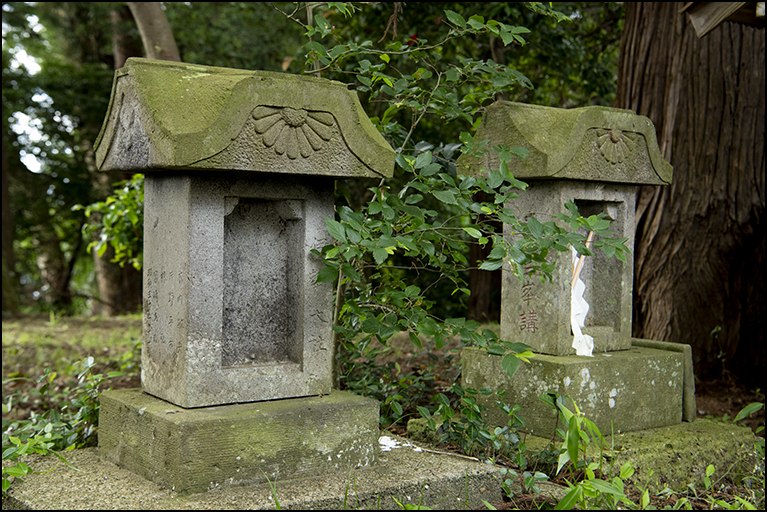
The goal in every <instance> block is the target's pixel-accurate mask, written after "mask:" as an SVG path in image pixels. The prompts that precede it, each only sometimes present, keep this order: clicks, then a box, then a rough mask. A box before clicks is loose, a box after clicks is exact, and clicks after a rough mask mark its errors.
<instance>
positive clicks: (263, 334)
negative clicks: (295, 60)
mask: <svg viewBox="0 0 767 512" xmlns="http://www.w3.org/2000/svg"><path fill="white" fill-rule="evenodd" d="M394 156H395V155H394V151H393V150H392V149H391V147H390V146H389V145H388V144H387V143H386V141H385V140H384V139H383V137H382V136H381V135H380V134H379V133H378V132H377V131H376V129H375V127H374V126H373V125H372V123H371V122H370V120H369V119H368V117H367V116H366V114H365V113H364V111H363V110H362V107H361V105H360V104H359V100H358V99H357V97H356V95H355V93H353V92H351V91H349V90H348V89H347V87H346V85H345V84H342V83H338V82H332V81H329V80H323V79H319V78H314V77H305V76H297V75H287V74H280V73H269V72H260V71H246V70H235V69H226V68H215V67H208V66H198V65H191V64H184V63H177V62H166V61H155V60H149V59H129V60H128V61H127V63H126V65H125V67H123V68H122V69H119V70H117V71H116V72H115V79H114V84H113V88H112V97H111V100H110V105H109V110H108V112H107V116H106V120H105V122H104V126H103V127H102V130H101V133H100V134H99V137H98V140H97V142H96V159H97V165H98V168H99V170H101V171H121V172H133V173H144V174H145V188H144V209H145V212H144V273H143V276H144V277H143V279H144V282H143V291H144V343H143V346H142V354H141V366H142V371H141V384H142V389H134V390H119V391H108V392H105V393H103V395H102V399H101V413H100V414H101V416H100V426H99V451H100V455H101V457H102V458H104V459H106V460H109V461H111V462H114V463H116V464H118V465H119V466H122V467H125V468H127V469H130V470H131V471H133V472H134V473H138V474H140V475H142V476H144V477H145V478H147V479H150V480H153V481H155V482H157V483H159V484H161V485H164V486H166V487H168V488H173V489H175V490H176V491H178V492H182V493H189V492H200V491H204V490H206V489H208V488H211V487H216V486H219V485H238V484H240V485H241V484H246V483H254V482H260V481H265V478H266V477H267V476H268V477H269V478H270V479H271V480H272V481H274V480H275V479H285V478H295V477H298V476H308V475H316V474H322V473H325V472H327V471H331V470H341V471H345V470H348V469H349V467H356V466H364V465H367V464H371V463H373V462H374V460H375V453H376V451H375V450H376V447H377V445H378V403H377V402H376V401H375V400H371V399H367V398H363V397H359V396H356V395H352V394H349V393H343V392H340V391H337V390H333V389H332V363H333V346H332V331H331V327H332V307H333V301H332V289H331V285H330V284H328V283H315V281H316V277H317V274H318V272H319V270H320V269H321V268H322V267H323V262H322V260H321V259H320V258H318V257H315V256H314V255H312V254H311V252H310V251H311V250H312V249H317V250H320V249H321V248H322V247H323V246H324V245H327V244H332V243H333V240H332V238H331V237H330V236H329V234H328V233H327V230H326V227H325V219H326V218H330V219H332V218H333V215H334V209H333V199H334V180H335V179H344V178H363V177H367V178H371V177H372V178H381V177H390V176H391V175H392V173H393V167H394Z"/></svg>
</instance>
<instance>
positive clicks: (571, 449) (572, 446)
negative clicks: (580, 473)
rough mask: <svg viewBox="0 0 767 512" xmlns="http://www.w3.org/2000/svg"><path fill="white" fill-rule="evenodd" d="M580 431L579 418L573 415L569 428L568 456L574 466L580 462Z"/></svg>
mask: <svg viewBox="0 0 767 512" xmlns="http://www.w3.org/2000/svg"><path fill="white" fill-rule="evenodd" d="M579 432H580V429H579V428H578V416H576V415H574V414H573V415H572V417H571V418H570V424H569V426H568V428H567V440H566V441H567V455H568V456H569V457H570V460H571V461H572V463H573V464H575V463H576V462H577V461H578V445H579V444H580V440H581V436H580V433H579Z"/></svg>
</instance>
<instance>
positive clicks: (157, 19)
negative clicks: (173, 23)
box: [127, 2, 181, 62]
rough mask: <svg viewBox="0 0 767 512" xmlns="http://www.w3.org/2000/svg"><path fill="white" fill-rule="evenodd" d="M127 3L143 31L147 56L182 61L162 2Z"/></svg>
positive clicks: (142, 38)
mask: <svg viewBox="0 0 767 512" xmlns="http://www.w3.org/2000/svg"><path fill="white" fill-rule="evenodd" d="M127 4H128V8H129V9H130V10H131V13H132V14H133V18H134V19H135V20H136V25H137V26H138V30H139V32H140V33H141V41H142V42H143V43H144V51H145V52H146V56H147V58H149V59H160V60H172V61H176V62H180V61H181V57H180V55H179V53H178V47H177V46H176V40H175V39H174V38H173V32H172V31H171V29H170V24H169V23H168V18H167V17H166V16H165V11H163V9H162V6H161V5H160V2H127Z"/></svg>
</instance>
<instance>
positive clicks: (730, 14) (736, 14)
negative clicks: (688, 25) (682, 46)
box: [679, 2, 764, 38]
mask: <svg viewBox="0 0 767 512" xmlns="http://www.w3.org/2000/svg"><path fill="white" fill-rule="evenodd" d="M679 12H686V13H687V15H688V16H689V17H690V21H691V22H692V25H693V27H695V33H696V34H697V35H698V37H699V38H700V37H703V36H704V35H706V34H708V33H709V32H711V31H712V30H713V29H715V28H716V27H718V26H719V25H720V24H721V23H723V22H725V21H733V22H736V23H743V24H745V25H754V26H757V27H764V2H687V3H685V4H684V6H682V8H681V9H679Z"/></svg>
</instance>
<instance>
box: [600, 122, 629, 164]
mask: <svg viewBox="0 0 767 512" xmlns="http://www.w3.org/2000/svg"><path fill="white" fill-rule="evenodd" d="M630 142H631V139H630V138H629V137H628V136H627V135H626V134H625V133H623V132H622V131H621V130H618V129H617V128H611V129H609V130H597V145H598V146H599V151H600V152H601V153H602V156H603V157H605V160H607V161H608V162H610V163H611V164H617V163H618V162H623V160H624V159H625V158H626V155H628V153H629V151H630V148H629V143H630Z"/></svg>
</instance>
